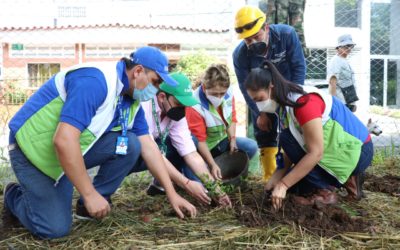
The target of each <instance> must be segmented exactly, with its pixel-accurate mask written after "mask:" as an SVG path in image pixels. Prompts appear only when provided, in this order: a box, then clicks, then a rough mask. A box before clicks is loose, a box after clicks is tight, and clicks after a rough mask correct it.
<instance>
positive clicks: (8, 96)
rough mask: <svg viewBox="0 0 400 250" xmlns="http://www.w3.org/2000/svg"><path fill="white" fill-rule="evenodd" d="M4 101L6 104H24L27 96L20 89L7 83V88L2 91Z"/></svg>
mask: <svg viewBox="0 0 400 250" xmlns="http://www.w3.org/2000/svg"><path fill="white" fill-rule="evenodd" d="M3 97H4V100H5V101H6V103H7V104H12V105H15V104H21V103H25V102H26V100H27V99H28V95H27V94H26V93H25V91H24V90H22V89H21V88H17V87H16V86H15V84H14V83H8V84H7V88H5V89H4V95H3Z"/></svg>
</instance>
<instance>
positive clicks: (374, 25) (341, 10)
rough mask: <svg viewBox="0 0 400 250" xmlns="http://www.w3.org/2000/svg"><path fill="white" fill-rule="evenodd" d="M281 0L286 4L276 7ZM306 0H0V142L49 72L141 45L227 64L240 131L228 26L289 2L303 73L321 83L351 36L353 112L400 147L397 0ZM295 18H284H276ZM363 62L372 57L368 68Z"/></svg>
mask: <svg viewBox="0 0 400 250" xmlns="http://www.w3.org/2000/svg"><path fill="white" fill-rule="evenodd" d="M277 2H278V3H280V5H279V4H278V5H277ZM284 2H287V3H288V4H287V5H285V4H281V3H284ZM304 2H305V1H301V0H287V1H284V0H283V1H273V0H260V1H250V0H249V1H228V0H213V1H211V0H191V1H177V0H169V1H162V0H141V1H126V0H125V1H123V0H114V1H107V0H102V1H90V0H87V1H74V0H64V1H57V0H56V1H53V0H38V1H21V0H4V1H2V3H0V9H1V10H2V12H3V13H4V15H3V14H2V15H1V16H0V24H1V26H2V27H0V43H1V50H0V51H1V53H0V103H1V108H0V123H1V124H0V147H2V148H4V147H5V146H6V145H7V137H8V129H7V123H8V122H9V120H10V118H11V117H12V115H13V114H14V113H15V112H16V110H18V107H19V106H20V105H21V104H23V103H24V102H25V101H26V100H27V98H29V96H30V95H32V94H33V93H34V92H35V91H36V89H37V88H38V87H40V85H41V84H42V83H43V82H44V81H45V80H46V79H48V78H49V77H50V76H51V75H53V74H54V73H56V72H57V71H59V70H60V69H64V68H66V67H69V66H71V65H74V64H76V63H80V62H89V61H100V60H118V59H119V58H121V57H122V56H127V55H129V53H130V52H131V51H133V50H134V49H135V48H137V47H140V46H142V45H153V46H158V47H160V48H161V49H162V50H164V51H165V52H166V53H167V55H168V56H169V58H170V61H171V67H172V68H173V67H176V65H178V66H179V61H180V60H181V59H182V58H184V57H187V56H190V55H193V54H195V55H197V54H198V53H200V54H206V55H208V56H210V57H212V58H214V59H215V60H218V61H221V62H224V63H227V64H228V65H229V66H230V67H231V70H232V75H231V78H232V82H233V85H234V88H235V94H236V96H237V102H238V103H237V114H238V120H239V124H238V125H239V126H238V130H239V131H238V133H239V135H245V134H246V124H247V122H246V121H247V117H246V112H247V111H246V110H247V106H246V104H245V102H244V100H243V98H242V96H241V93H240V91H239V90H238V87H237V84H236V76H235V75H234V74H233V68H232V66H231V53H232V50H233V48H234V47H235V45H236V44H237V43H238V40H237V39H236V36H235V34H234V31H233V29H232V27H233V20H234V19H233V17H234V14H235V12H236V10H237V9H238V8H239V7H240V6H242V5H244V4H245V3H247V4H255V5H257V4H260V6H261V7H265V6H271V4H273V5H274V6H275V7H278V8H286V7H285V6H287V8H289V9H288V10H293V6H294V5H293V4H299V5H301V6H304V7H305V10H304V8H303V9H302V11H303V13H302V14H304V17H303V16H301V18H300V19H296V20H300V22H301V25H299V24H298V23H296V24H295V27H296V28H297V29H298V30H299V29H300V30H299V32H300V33H302V32H303V31H302V29H303V28H304V35H305V40H304V41H305V42H306V44H307V49H306V50H305V52H306V61H307V76H306V77H307V81H308V82H309V83H311V84H326V70H327V64H328V61H329V59H330V58H331V57H332V56H333V55H334V53H335V42H336V38H337V36H338V35H340V34H341V33H352V34H353V37H354V38H355V40H357V39H358V41H359V42H357V44H359V43H360V44H361V45H362V46H357V47H356V48H355V50H354V51H353V53H352V54H351V56H350V58H349V60H350V61H351V63H354V68H355V69H356V74H358V76H359V78H358V79H362V80H361V81H360V82H358V83H357V84H358V89H359V90H360V91H361V92H362V91H364V92H365V89H367V91H366V94H365V95H363V98H364V101H365V102H363V104H362V105H361V106H363V107H364V106H365V107H364V108H365V110H366V112H365V113H364V114H360V116H361V118H362V120H365V121H366V120H367V118H372V120H373V121H375V122H377V123H378V124H379V125H380V127H381V128H382V129H383V134H381V135H380V136H378V137H376V136H373V140H374V142H375V145H378V146H382V147H394V148H397V147H399V145H400V137H399V134H400V133H399V132H400V131H399V129H400V123H399V119H400V111H399V109H398V107H399V105H400V89H399V88H398V85H399V84H400V74H399V73H400V37H398V36H397V34H398V33H399V32H400V20H399V19H400V15H399V14H400V1H398V0H392V1H390V0H379V1H378V0H368V1H366V0H364V1H361V0H307V1H306V2H305V4H304ZM313 13H320V15H321V16H320V17H319V19H320V22H314V21H311V22H310V21H308V22H307V20H310V19H311V18H312V17H313V16H315V15H314V14H313ZM323 13H328V14H329V15H328V16H325V15H324V14H323ZM292 14H293V13H292ZM365 16H367V17H368V18H366V17H365ZM275 20H278V19H275ZM303 20H304V23H303ZM292 21H293V19H290V15H289V17H288V18H287V20H286V21H280V22H285V23H289V24H292V23H290V22H292ZM321 22H325V24H324V25H326V27H327V28H326V29H327V30H328V31H329V32H328V33H329V34H330V35H329V39H327V38H326V37H325V35H324V31H321V29H320V28H319V27H320V26H318V25H321ZM366 24H367V25H366ZM195 57H196V56H195ZM366 60H367V62H368V61H369V63H366V64H365V61H366ZM192 64H195V65H197V64H199V65H200V64H202V62H196V61H193V62H192ZM365 65H367V66H365ZM206 66H207V65H206V64H205V65H202V66H201V67H198V68H196V69H195V70H194V71H193V72H192V73H190V74H191V77H193V78H196V77H198V75H197V74H201V72H202V70H204V67H206ZM361 82H362V83H361ZM366 98H368V100H365V99H366ZM364 103H365V104H366V105H364ZM369 105H373V106H372V108H371V107H370V106H369ZM391 152H392V151H391Z"/></svg>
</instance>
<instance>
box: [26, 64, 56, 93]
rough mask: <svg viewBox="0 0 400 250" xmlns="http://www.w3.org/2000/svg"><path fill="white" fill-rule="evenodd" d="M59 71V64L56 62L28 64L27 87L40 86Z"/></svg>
mask: <svg viewBox="0 0 400 250" xmlns="http://www.w3.org/2000/svg"><path fill="white" fill-rule="evenodd" d="M59 71H60V64H58V63H34V64H28V74H29V87H40V86H41V85H42V84H43V83H44V82H46V81H47V80H49V79H50V77H51V76H53V75H54V74H55V73H57V72H59Z"/></svg>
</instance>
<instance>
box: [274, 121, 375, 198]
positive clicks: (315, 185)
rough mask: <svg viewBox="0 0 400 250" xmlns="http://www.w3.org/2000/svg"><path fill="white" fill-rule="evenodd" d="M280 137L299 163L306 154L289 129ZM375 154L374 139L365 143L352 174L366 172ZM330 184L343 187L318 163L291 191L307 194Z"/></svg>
mask: <svg viewBox="0 0 400 250" xmlns="http://www.w3.org/2000/svg"><path fill="white" fill-rule="evenodd" d="M279 139H280V142H281V144H282V149H283V150H284V151H285V153H286V155H287V156H288V157H289V159H290V160H291V161H292V162H293V163H294V164H297V163H298V162H299V161H300V160H301V159H302V158H303V157H304V155H305V154H306V153H305V152H304V150H303V149H302V148H301V147H300V145H299V143H298V142H297V141H296V139H295V138H294V137H293V135H292V133H291V132H290V130H289V129H284V130H283V131H282V133H281V135H280V138H279ZM373 155H374V148H373V144H372V141H370V142H368V143H365V144H363V146H362V148H361V155H360V159H359V161H358V163H357V166H356V168H355V169H354V171H353V173H352V175H358V174H359V173H363V172H365V170H366V169H367V168H368V167H369V166H370V165H371V162H372V157H373ZM330 186H334V187H341V186H342V184H340V182H339V181H338V180H337V179H336V178H335V177H333V176H332V175H330V174H329V173H328V172H326V171H325V170H324V169H323V168H321V167H320V166H318V165H316V166H315V167H314V168H313V169H312V170H311V172H310V173H308V174H307V175H306V176H305V177H304V178H303V179H301V180H300V181H299V182H298V183H296V184H295V185H293V186H292V187H291V188H290V191H291V192H294V193H296V194H307V193H311V192H313V191H314V190H315V189H327V188H329V187H330Z"/></svg>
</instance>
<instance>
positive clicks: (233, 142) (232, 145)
mask: <svg viewBox="0 0 400 250" xmlns="http://www.w3.org/2000/svg"><path fill="white" fill-rule="evenodd" d="M229 149H230V152H231V153H233V152H235V151H237V150H238V147H237V144H236V139H234V138H232V139H231V141H230V142H229Z"/></svg>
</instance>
